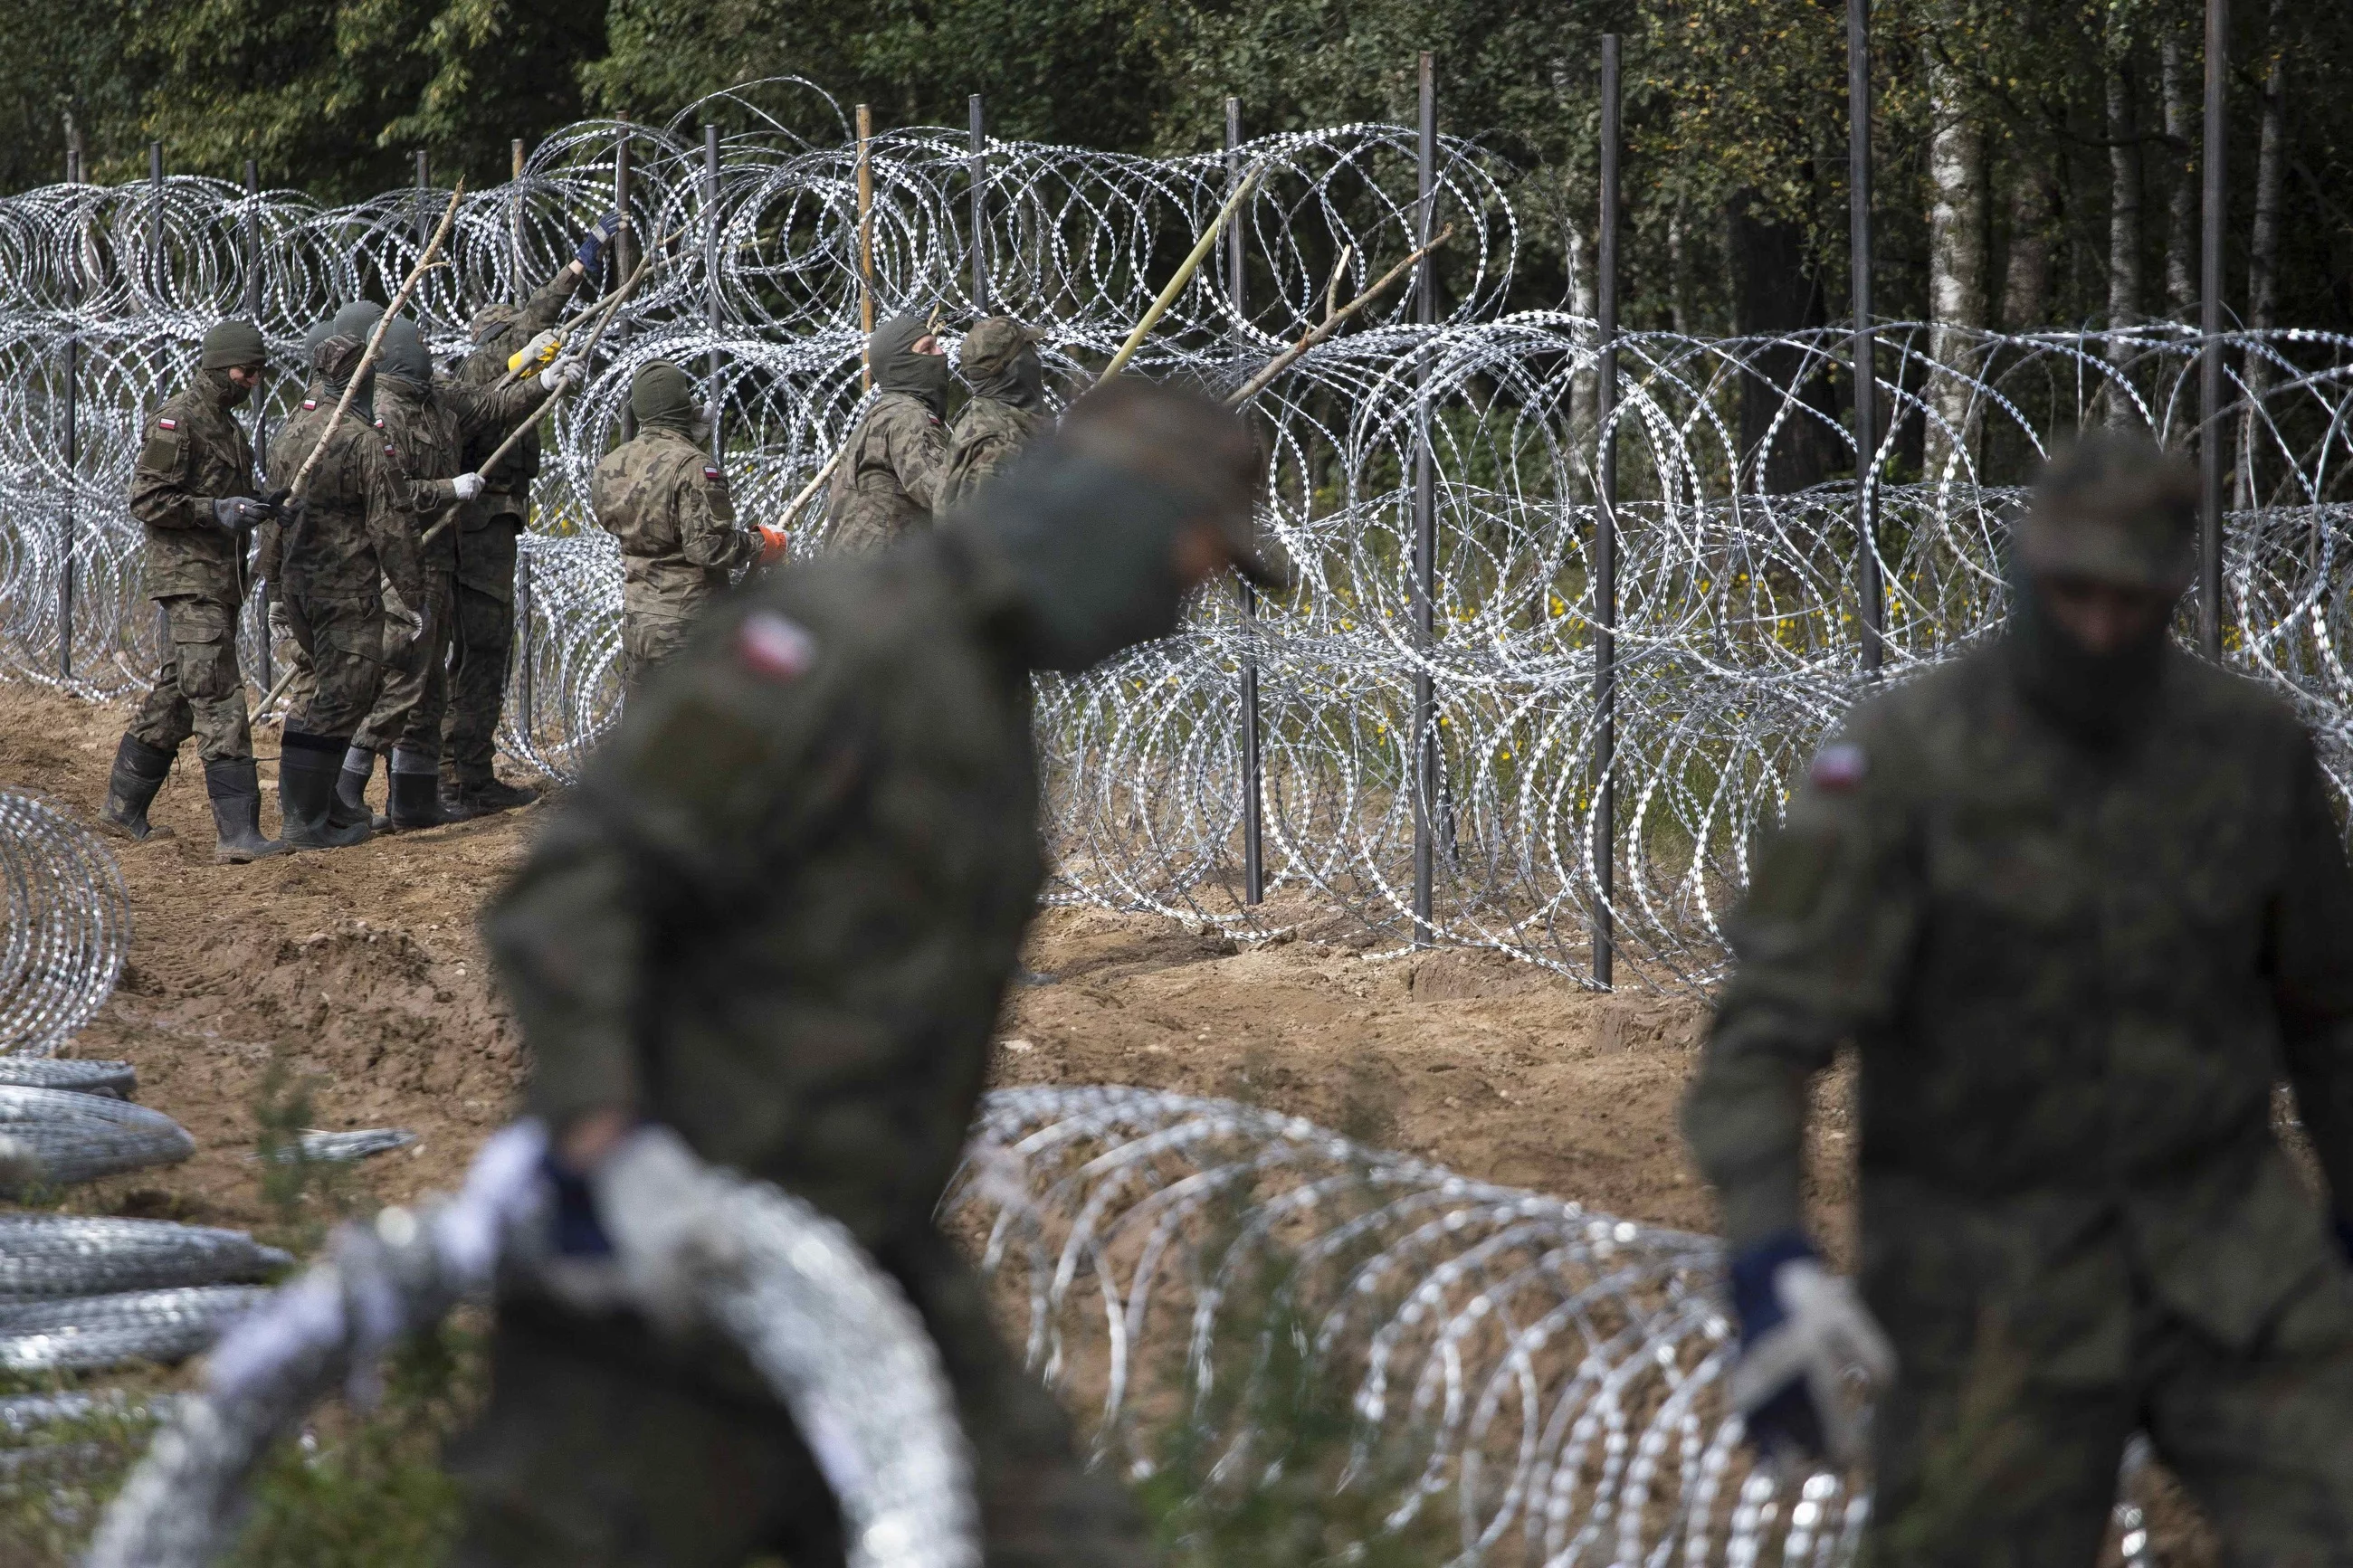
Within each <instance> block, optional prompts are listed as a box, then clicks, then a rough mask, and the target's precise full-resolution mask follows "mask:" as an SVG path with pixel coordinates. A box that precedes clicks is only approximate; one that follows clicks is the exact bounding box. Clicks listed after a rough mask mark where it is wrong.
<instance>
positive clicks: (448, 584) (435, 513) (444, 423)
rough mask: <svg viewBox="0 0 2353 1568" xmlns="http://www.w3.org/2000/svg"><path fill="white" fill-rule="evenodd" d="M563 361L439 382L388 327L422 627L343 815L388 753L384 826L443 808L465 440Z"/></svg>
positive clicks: (387, 356)
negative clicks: (497, 377)
mask: <svg viewBox="0 0 2353 1568" xmlns="http://www.w3.org/2000/svg"><path fill="white" fill-rule="evenodd" d="M574 375H575V367H574V365H573V363H572V362H571V361H569V360H558V361H557V362H556V363H554V365H552V366H550V367H549V368H548V370H547V371H546V372H545V374H542V375H539V376H537V377H535V378H533V380H530V381H523V382H517V383H516V384H513V385H512V386H506V387H488V386H461V385H436V384H435V383H434V380H433V362H432V359H431V357H430V355H428V354H427V352H426V348H425V339H424V336H423V334H422V333H420V332H419V331H417V323H416V322H414V321H406V320H401V321H393V322H392V323H391V324H390V325H389V326H387V327H385V333H384V349H383V357H382V359H381V360H380V361H379V363H378V373H377V375H376V395H375V406H376V415H377V417H378V418H379V419H381V420H382V421H383V424H384V428H385V436H386V437H387V438H388V440H389V442H390V445H391V447H392V449H393V452H394V454H395V456H396V460H397V462H398V464H399V468H400V471H401V474H402V476H403V478H404V479H405V480H406V483H407V485H408V486H409V494H408V497H407V500H406V503H405V506H404V510H406V511H407V512H408V513H409V515H410V516H412V517H413V518H414V519H415V520H416V523H417V528H418V530H419V532H418V538H417V564H418V565H419V566H420V567H421V568H422V569H423V572H424V576H423V578H422V579H421V584H422V587H423V590H424V594H425V598H424V602H423V603H421V604H418V605H414V606H412V607H413V608H414V609H415V610H416V611H417V614H418V615H419V616H421V617H422V618H423V621H424V631H423V633H422V634H421V635H420V636H419V637H417V639H416V640H415V641H414V642H413V643H410V644H409V645H408V647H407V649H406V653H405V654H404V655H403V657H402V658H399V659H398V660H396V661H393V662H392V663H391V665H390V667H389V668H387V669H386V671H385V679H384V683H383V685H382V686H381V687H380V688H378V689H377V691H376V700H375V708H374V709H373V710H370V711H369V713H368V716H367V721H366V722H365V723H364V724H362V725H361V726H360V728H359V732H358V733H357V734H355V735H353V737H352V743H351V748H350V750H349V751H348V752H346V753H345V754H344V757H343V771H342V773H341V776H340V777H338V778H337V780H336V782H335V793H336V795H337V796H338V797H340V798H341V800H342V801H343V805H344V808H345V809H346V811H349V810H352V809H355V808H357V807H358V806H360V805H361V804H362V803H363V802H364V800H365V798H366V791H367V784H368V776H369V774H370V773H373V772H374V771H375V759H376V758H377V757H378V756H384V757H385V758H387V759H388V762H389V764H390V770H391V779H390V782H389V784H388V785H387V786H386V789H385V807H386V809H385V820H384V821H381V822H378V823H376V824H375V826H376V827H377V828H378V829H379V830H381V829H383V828H385V827H386V826H390V827H395V828H409V827H433V826H438V825H439V824H440V823H441V822H442V820H443V818H442V816H441V784H440V773H441V720H442V717H443V714H444V712H445V711H446V710H447V707H448V698H449V677H448V658H449V639H450V622H451V620H452V618H453V617H454V616H455V614H456V609H457V604H456V577H457V570H458V534H459V528H458V509H459V507H460V506H461V505H463V504H464V503H466V502H469V501H471V500H475V499H476V498H477V497H479V496H480V495H481V493H482V491H483V489H484V485H483V480H482V477H481V476H480V474H477V473H473V472H470V471H468V470H467V469H466V468H464V459H465V454H466V450H467V447H468V445H469V443H471V442H479V441H481V440H483V439H484V438H485V436H486V433H487V432H491V431H495V432H496V433H497V434H496V437H495V438H494V440H493V443H492V444H493V445H494V444H495V442H496V441H500V440H504V439H505V438H506V437H507V434H508V432H510V431H512V429H513V428H514V427H515V426H516V425H517V424H518V423H520V422H521V421H522V420H524V419H527V418H529V417H531V416H532V415H533V413H534V412H536V411H537V409H538V408H539V405H540V404H541V403H542V402H543V401H544V400H545V399H547V398H548V397H550V396H553V395H556V394H557V393H560V392H561V391H563V390H564V388H565V386H567V385H568V384H570V382H571V380H572V378H573V376H574Z"/></svg>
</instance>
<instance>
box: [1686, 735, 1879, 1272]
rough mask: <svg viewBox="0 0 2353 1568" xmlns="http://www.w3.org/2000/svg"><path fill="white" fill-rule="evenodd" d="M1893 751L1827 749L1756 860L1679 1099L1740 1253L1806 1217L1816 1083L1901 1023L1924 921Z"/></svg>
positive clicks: (1865, 746) (1837, 744)
mask: <svg viewBox="0 0 2353 1568" xmlns="http://www.w3.org/2000/svg"><path fill="white" fill-rule="evenodd" d="M1893 750H1894V748H1893V747H1892V746H1891V745H1889V744H1888V743H1887V742H1886V740H1885V739H1884V738H1883V737H1873V736H1869V735H1866V734H1861V733H1850V734H1848V735H1846V736H1844V737H1841V738H1840V739H1838V740H1835V741H1833V742H1831V744H1829V745H1827V746H1825V747H1823V748H1822V750H1821V752H1820V754H1819V755H1818V756H1817V757H1816V758H1815V760H1814V763H1813V765H1812V767H1811V768H1810V770H1809V772H1808V775H1807V778H1806V779H1805V781H1804V782H1803V783H1801V784H1799V786H1798V788H1797V790H1796V791H1795V793H1794V794H1793V795H1791V797H1790V800H1789V810H1788V820H1787V822H1786V824H1785V825H1784V826H1783V828H1782V830H1781V831H1780V832H1779V833H1778V834H1777V835H1775V836H1774V837H1772V838H1771V839H1770V840H1769V841H1768V842H1767V844H1766V846H1765V847H1764V849H1763V851H1762V853H1761V854H1760V855H1759V856H1758V858H1757V862H1756V866H1755V871H1754V874H1753V876H1752V878H1751V879H1750V882H1749V889H1748V896H1747V898H1746V900H1744V901H1743V902H1742V904H1741V906H1740V909H1739V911H1738V913H1737V915H1736V917H1735V919H1734V920H1733V921H1732V922H1731V935H1732V944H1733V951H1734V954H1735V957H1736V968H1735V969H1734V971H1733V974H1732V977H1731V979H1730V980H1729V981H1728V982H1727V983H1726V984H1725V989H1724V994H1723V996H1722V998H1721V1000H1720V1001H1719V1003H1718V1005H1717V1007H1716V1014H1715V1028H1714V1030H1713V1031H1712V1033H1711V1034H1710V1036H1709V1037H1708V1042H1707V1049H1706V1052H1705V1054H1704V1057H1703V1058H1702V1060H1701V1063H1700V1068H1699V1072H1698V1074H1697V1076H1696V1077H1695V1078H1694V1080H1693V1083H1692V1088H1691V1091H1690V1094H1689V1096H1688V1098H1687V1099H1686V1100H1685V1102H1684V1105H1683V1131H1684V1133H1685V1135H1686V1136H1687V1137H1688V1138H1689V1139H1690V1140H1691V1145H1692V1150H1693V1152H1694V1155H1695V1156H1696V1157H1697V1159H1698V1161H1699V1165H1700V1168H1701V1170H1702V1171H1704V1173H1706V1175H1707V1177H1708V1179H1709V1180H1710V1181H1711V1182H1713V1183H1714V1184H1715V1187H1716V1190H1717V1193H1718V1194H1719V1196H1720V1197H1721V1199H1722V1201H1723V1204H1724V1211H1725V1232H1726V1235H1727V1237H1728V1239H1729V1240H1730V1241H1731V1243H1732V1245H1733V1246H1734V1247H1745V1246H1747V1245H1749V1244H1750V1243H1753V1242H1755V1241H1757V1240H1758V1239H1760V1238H1761V1237H1767V1236H1769V1235H1771V1234H1772V1233H1773V1232H1775V1231H1778V1230H1781V1229H1785V1228H1787V1227H1788V1226H1795V1225H1797V1224H1799V1219H1800V1208H1799V1178H1800V1175H1801V1164H1802V1152H1803V1147H1804V1135H1805V1111H1806V1085H1807V1080H1808V1079H1810V1078H1811V1077H1812V1076H1813V1075H1814V1074H1815V1073H1816V1072H1818V1071H1820V1069H1821V1068H1824V1067H1827V1066H1828V1065H1829V1064H1830V1061H1831V1057H1832V1055H1833V1054H1834V1053H1835V1052H1836V1051H1837V1049H1838V1047H1839V1046H1840V1044H1841V1042H1843V1041H1845V1040H1848V1039H1850V1038H1852V1037H1856V1036H1858V1035H1861V1034H1864V1033H1868V1032H1870V1031H1871V1030H1873V1029H1874V1028H1876V1027H1878V1026H1883V1025H1884V1024H1885V1022H1886V1021H1887V1020H1888V1019H1889V1018H1890V1017H1891V1016H1893V1014H1894V1008H1895V1005H1896V998H1897V995H1898V994H1899V991H1900V989H1901V986H1902V984H1903V982H1904V977H1905V965H1906V963H1907V961H1908V957H1909V954H1910V952H1911V949H1912V945H1913V933H1914V931H1915V929H1916V926H1917V922H1918V910H1919V907H1920V901H1921V900H1920V891H1919V888H1918V885H1917V880H1916V877H1915V873H1914V871H1913V868H1912V857H1911V856H1910V855H1909V853H1908V846H1909V841H1910V831H1909V826H1908V824H1907V821H1906V814H1905V811H1904V810H1903V808H1902V806H1901V805H1900V803H1899V802H1898V800H1897V798H1896V792H1895V790H1894V787H1893V784H1892V782H1891V781H1890V780H1888V779H1887V778H1885V777H1883V776H1882V775H1883V774H1886V773H1893V772H1894V768H1893V767H1892V766H1890V765H1887V764H1890V763H1893V762H1894V758H1893V757H1892V756H1890V755H1887V754H1885V753H1888V752H1892V751H1893Z"/></svg>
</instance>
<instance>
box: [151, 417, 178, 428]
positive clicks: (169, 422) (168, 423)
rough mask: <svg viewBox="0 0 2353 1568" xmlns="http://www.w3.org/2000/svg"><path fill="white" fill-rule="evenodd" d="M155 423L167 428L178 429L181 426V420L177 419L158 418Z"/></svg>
mask: <svg viewBox="0 0 2353 1568" xmlns="http://www.w3.org/2000/svg"><path fill="white" fill-rule="evenodd" d="M155 423H156V424H158V425H161V426H163V427H164V429H166V430H177V429H178V428H179V427H180V422H179V421H178V420H176V419H158V420H157V421H155Z"/></svg>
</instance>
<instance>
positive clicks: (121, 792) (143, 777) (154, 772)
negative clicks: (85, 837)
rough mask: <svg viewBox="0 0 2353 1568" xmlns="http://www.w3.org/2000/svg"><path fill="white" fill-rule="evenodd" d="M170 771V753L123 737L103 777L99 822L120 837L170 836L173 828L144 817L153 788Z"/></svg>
mask: <svg viewBox="0 0 2353 1568" xmlns="http://www.w3.org/2000/svg"><path fill="white" fill-rule="evenodd" d="M171 773H172V753H171V752H163V751H158V750H156V749H155V748H154V747H153V746H151V745H149V744H148V743H147V742H144V741H141V740H137V739H134V738H133V737H132V736H129V735H125V736H123V737H122V744H121V745H120V746H117V747H116V748H115V749H114V771H113V772H112V773H109V774H108V775H107V778H106V804H105V805H102V806H100V807H99V810H98V825H99V826H100V827H102V828H104V829H105V830H106V831H107V832H109V833H111V834H114V835H116V836H117V837H122V838H132V839H143V838H169V837H172V830H171V829H170V828H168V827H156V826H152V825H151V824H150V823H149V822H148V820H147V808H148V807H149V806H150V805H153V804H154V800H155V792H156V791H157V790H159V789H162V788H163V787H164V780H165V779H166V778H169V777H170V776H171Z"/></svg>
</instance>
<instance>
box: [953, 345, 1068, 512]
mask: <svg viewBox="0 0 2353 1568" xmlns="http://www.w3.org/2000/svg"><path fill="white" fill-rule="evenodd" d="M963 370H964V379H965V384H967V385H969V386H970V387H971V388H972V401H971V402H969V403H967V404H965V405H964V412H963V413H961V414H959V415H957V416H956V422H955V430H954V432H952V433H951V434H950V435H949V437H948V463H947V471H946V477H945V478H944V479H942V480H941V481H940V506H941V509H942V510H945V509H947V508H949V507H952V506H955V505H956V504H958V503H959V502H961V501H963V500H965V498H966V497H968V496H970V495H971V494H972V492H973V490H974V489H976V488H977V487H978V485H979V484H980V481H981V480H983V479H987V478H988V476H989V475H991V474H993V473H995V472H997V469H999V468H1003V467H1004V466H1005V465H1006V463H1007V462H1008V461H1009V460H1010V459H1011V458H1012V457H1013V455H1014V454H1015V453H1016V452H1018V451H1019V450H1020V449H1021V448H1022V447H1025V446H1028V445H1029V443H1030V442H1031V441H1033V440H1035V439H1037V438H1038V437H1039V435H1041V434H1042V433H1044V432H1045V431H1047V430H1050V429H1052V428H1053V425H1054V416H1053V415H1052V414H1051V413H1050V412H1049V411H1048V410H1047V407H1046V367H1045V366H1044V365H1043V364H1041V363H1039V360H1038V333H1037V332H1036V331H1034V330H1032V329H1030V328H1029V327H1025V326H1023V325H1022V324H1021V323H1020V322H1018V321H1015V320H1014V319H1013V318H1012V317H1010V316H990V317H988V318H987V319H986V320H984V321H979V322H977V323H976V324H975V325H974V327H973V329H972V331H969V332H966V333H965V339H964V364H963Z"/></svg>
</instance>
